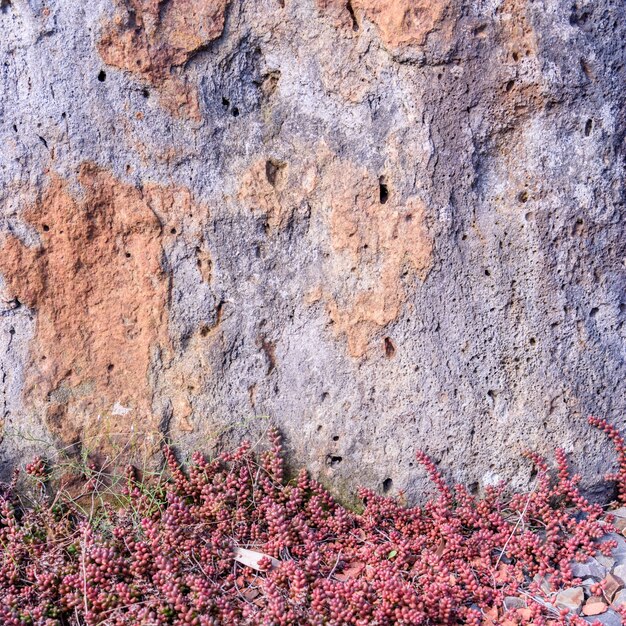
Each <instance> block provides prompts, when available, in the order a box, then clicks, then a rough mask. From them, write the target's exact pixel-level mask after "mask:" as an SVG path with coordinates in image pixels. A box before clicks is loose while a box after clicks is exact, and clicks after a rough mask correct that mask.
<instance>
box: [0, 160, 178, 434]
mask: <svg viewBox="0 0 626 626" xmlns="http://www.w3.org/2000/svg"><path fill="white" fill-rule="evenodd" d="M78 183H79V184H80V187H81V188H80V191H78V192H76V191H75V190H73V189H72V188H70V185H69V184H68V183H67V182H66V181H63V180H61V179H60V178H59V177H58V176H57V175H54V174H52V175H51V176H50V180H49V183H48V186H47V187H46V189H45V190H44V192H43V194H42V195H41V197H40V198H39V199H38V200H37V201H36V202H35V204H34V205H32V206H30V207H28V208H27V209H26V210H25V211H24V212H23V215H22V217H23V219H24V220H25V221H26V222H27V224H28V225H29V226H30V227H31V228H33V229H34V230H35V231H36V233H37V236H38V238H39V245H36V246H33V247H29V246H27V245H25V244H24V243H23V242H21V241H20V240H19V239H17V238H16V237H13V236H8V237H6V238H5V239H4V241H3V243H2V247H1V248H0V272H1V273H2V275H3V276H4V277H5V280H6V282H7V284H8V287H9V289H10V291H11V292H12V294H13V295H14V296H15V297H16V298H17V299H18V300H19V302H20V303H21V304H22V305H24V306H26V307H28V308H30V309H32V310H34V311H35V312H36V314H37V315H36V330H35V336H34V338H33V340H32V342H31V348H30V360H29V363H28V364H27V381H26V386H25V389H24V396H25V399H26V401H27V403H29V404H31V405H35V406H36V405H38V406H39V407H41V406H43V407H44V408H45V415H46V420H47V423H48V426H49V427H50V429H51V430H52V432H53V433H55V434H56V435H57V436H58V437H59V439H60V440H61V442H62V443H64V444H66V445H67V444H73V443H76V442H78V441H79V440H81V441H82V442H84V443H85V444H86V445H89V441H88V440H89V439H90V438H91V437H93V436H95V435H97V436H98V438H99V439H101V440H103V441H104V440H106V439H107V438H112V439H115V440H118V441H124V439H128V438H129V437H130V436H131V434H132V433H143V434H146V435H148V434H154V433H156V432H157V431H158V428H159V424H158V420H157V419H156V418H155V417H153V413H152V410H151V397H152V392H151V389H150V386H149V384H148V370H149V367H150V362H151V358H152V353H153V351H154V350H155V349H156V348H157V347H161V348H162V349H166V348H167V346H168V343H169V339H168V333H167V324H168V298H169V289H170V282H171V279H170V277H169V276H168V274H167V273H166V272H165V271H164V270H163V267H162V258H163V254H164V245H165V241H164V239H165V240H167V237H168V235H169V234H170V233H171V232H172V231H174V232H175V231H176V227H175V226H172V225H171V224H169V223H168V222H166V221H165V218H166V217H168V216H170V217H173V219H174V221H173V222H172V223H173V224H178V223H179V219H180V217H181V216H180V215H175V214H174V215H172V213H174V210H175V209H176V207H177V205H179V204H181V200H180V198H179V201H178V202H176V196H177V195H179V196H180V195H181V194H182V195H183V199H182V200H183V201H182V204H183V205H184V204H185V199H187V200H189V198H188V193H187V194H185V193H184V191H180V190H178V191H177V190H172V189H168V188H164V187H159V186H156V185H147V186H146V187H145V188H143V189H140V188H137V187H135V186H132V185H129V184H126V183H123V182H121V181H119V180H118V179H116V178H115V177H113V176H112V175H111V174H110V173H109V172H107V171H106V170H103V169H101V168H99V167H97V166H95V165H92V164H83V165H82V166H81V168H80V172H79V175H78ZM184 208H185V209H187V208H188V207H186V206H185V207H184ZM164 210H165V211H166V212H165V213H164V212H163V211H164ZM159 214H160V216H161V217H159ZM162 219H163V220H164V221H162ZM165 233H167V234H165Z"/></svg>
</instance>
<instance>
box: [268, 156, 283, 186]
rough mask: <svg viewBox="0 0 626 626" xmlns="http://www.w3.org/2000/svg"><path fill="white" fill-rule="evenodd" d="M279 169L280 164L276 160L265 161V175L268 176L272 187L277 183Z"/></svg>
mask: <svg viewBox="0 0 626 626" xmlns="http://www.w3.org/2000/svg"><path fill="white" fill-rule="evenodd" d="M279 169H280V165H278V163H276V162H275V161H272V160H269V161H265V177H266V178H267V182H268V183H269V184H270V185H272V187H274V186H275V185H276V178H277V176H278V170H279Z"/></svg>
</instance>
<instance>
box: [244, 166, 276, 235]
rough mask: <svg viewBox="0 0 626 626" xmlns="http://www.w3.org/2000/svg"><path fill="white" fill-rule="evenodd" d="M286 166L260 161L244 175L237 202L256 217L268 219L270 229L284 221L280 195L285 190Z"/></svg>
mask: <svg viewBox="0 0 626 626" xmlns="http://www.w3.org/2000/svg"><path fill="white" fill-rule="evenodd" d="M285 169H286V165H284V164H282V163H278V162H276V161H273V160H270V159H260V160H258V161H256V162H254V163H253V164H252V166H251V167H250V169H249V170H248V171H247V172H246V173H245V174H244V175H243V177H242V180H241V185H240V187H239V192H238V194H237V200H239V202H241V203H242V204H243V205H244V206H245V207H247V208H249V209H250V211H252V213H253V214H255V215H262V216H265V217H266V218H267V223H268V226H269V228H275V227H277V226H279V225H281V224H282V223H283V221H284V218H285V214H284V212H283V209H282V206H283V204H282V203H281V201H280V195H281V194H282V191H283V190H284V188H285Z"/></svg>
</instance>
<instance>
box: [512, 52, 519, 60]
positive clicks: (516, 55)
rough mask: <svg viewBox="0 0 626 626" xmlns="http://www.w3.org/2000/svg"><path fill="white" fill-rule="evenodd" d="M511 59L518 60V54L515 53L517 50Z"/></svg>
mask: <svg viewBox="0 0 626 626" xmlns="http://www.w3.org/2000/svg"><path fill="white" fill-rule="evenodd" d="M513 60H514V61H518V60H519V54H517V52H514V53H513Z"/></svg>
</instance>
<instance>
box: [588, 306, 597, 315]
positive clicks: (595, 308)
mask: <svg viewBox="0 0 626 626" xmlns="http://www.w3.org/2000/svg"><path fill="white" fill-rule="evenodd" d="M599 310H600V309H598V307H597V306H594V307H593V309H591V311H589V317H595V316H596V315H597V314H598V311H599Z"/></svg>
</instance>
